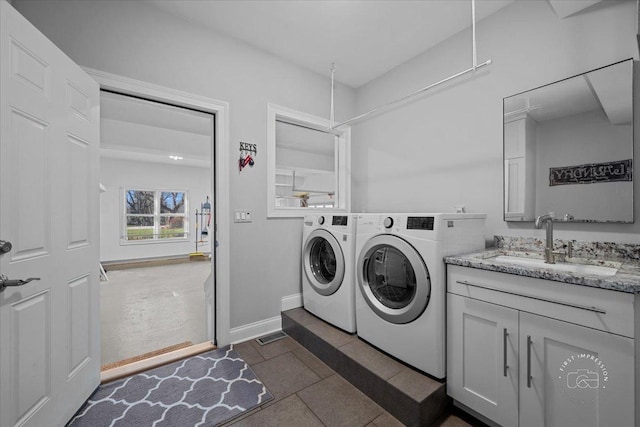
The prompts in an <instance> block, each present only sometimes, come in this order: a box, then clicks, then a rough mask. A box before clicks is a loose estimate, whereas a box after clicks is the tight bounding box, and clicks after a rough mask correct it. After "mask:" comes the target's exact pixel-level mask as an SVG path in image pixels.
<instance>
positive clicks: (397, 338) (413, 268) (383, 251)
mask: <svg viewBox="0 0 640 427" xmlns="http://www.w3.org/2000/svg"><path fill="white" fill-rule="evenodd" d="M485 219H486V215H484V214H444V213H426V214H376V215H372V214H362V215H358V220H357V230H358V233H357V237H356V254H357V262H356V279H357V286H356V288H357V289H356V322H357V324H358V336H359V337H360V338H362V339H363V340H365V341H367V342H369V343H370V344H372V345H373V346H375V347H378V348H379V349H381V350H383V351H385V352H386V353H388V354H390V355H392V356H394V357H396V358H397V359H399V360H401V361H403V362H404V363H406V364H408V365H410V366H413V367H414V368H416V369H419V370H420V371H423V372H425V373H427V374H429V375H431V376H433V377H435V378H438V379H442V378H444V377H445V373H446V352H445V350H446V341H445V339H446V338H445V337H446V330H445V327H446V325H445V318H446V313H445V307H446V302H445V301H446V274H445V264H444V261H443V258H444V257H445V256H447V255H454V254H461V253H465V252H473V251H477V250H482V249H484V247H485V240H484V223H485Z"/></svg>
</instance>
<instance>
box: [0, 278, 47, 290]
mask: <svg viewBox="0 0 640 427" xmlns="http://www.w3.org/2000/svg"><path fill="white" fill-rule="evenodd" d="M34 280H40V278H39V277H29V278H28V279H13V280H12V279H9V278H8V277H7V276H5V275H4V274H0V292H2V291H4V288H7V287H9V286H22V285H26V284H27V283H29V282H32V281H34Z"/></svg>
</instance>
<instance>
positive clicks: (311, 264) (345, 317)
mask: <svg viewBox="0 0 640 427" xmlns="http://www.w3.org/2000/svg"><path fill="white" fill-rule="evenodd" d="M303 227H304V228H303V231H302V299H303V302H304V308H305V309H306V310H307V311H309V312H311V313H313V314H315V315H316V316H318V317H319V318H321V319H323V320H325V321H326V322H328V323H331V324H332V325H334V326H337V327H338V328H340V329H342V330H344V331H346V332H349V333H354V332H355V331H356V315H355V241H356V216H355V215H353V214H349V215H323V214H317V215H306V216H305V217H304V226H303Z"/></svg>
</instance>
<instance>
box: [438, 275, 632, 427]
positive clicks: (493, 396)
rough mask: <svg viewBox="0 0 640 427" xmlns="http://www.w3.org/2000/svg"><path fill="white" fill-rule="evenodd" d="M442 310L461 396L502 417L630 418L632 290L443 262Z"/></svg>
mask: <svg viewBox="0 0 640 427" xmlns="http://www.w3.org/2000/svg"><path fill="white" fill-rule="evenodd" d="M521 281H522V282H523V283H518V282H521ZM536 285H537V286H536ZM583 291H584V292H583ZM580 293H586V294H587V295H581V296H579V297H578V296H577V295H578V294H580ZM447 310H448V311H447V393H448V394H449V395H450V396H451V397H452V398H453V399H455V400H456V401H457V402H459V403H461V404H463V405H464V406H466V407H468V408H470V409H472V410H473V411H475V412H477V413H478V414H480V415H482V416H484V417H486V418H487V419H489V420H491V421H492V422H494V423H496V424H498V425H501V426H520V427H529V426H546V427H552V426H563V427H564V426H606V425H616V426H618V425H619V426H634V425H636V424H635V417H636V414H635V411H636V408H635V400H634V396H635V390H636V387H637V386H638V384H637V381H638V379H637V378H636V366H635V359H634V355H635V353H636V351H637V350H636V349H635V338H634V334H635V333H637V332H636V331H635V330H634V327H633V325H634V295H632V294H623V293H620V292H613V291H605V290H601V289H594V288H583V287H576V286H575V285H568V284H563V283H557V282H550V281H546V280H540V279H531V278H524V277H520V276H515V275H509V274H503V273H495V272H489V271H483V270H476V269H470V268H465V267H458V266H448V294H447ZM624 316H626V318H627V320H626V322H627V323H628V325H631V328H626V327H624V325H623V324H622V322H624V320H623V319H624ZM581 319H583V320H584V324H586V325H587V326H583V325H582V324H581ZM625 335H626V336H625ZM629 335H630V336H629Z"/></svg>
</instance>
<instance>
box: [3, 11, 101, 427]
mask: <svg viewBox="0 0 640 427" xmlns="http://www.w3.org/2000/svg"><path fill="white" fill-rule="evenodd" d="M0 8H1V20H2V21H1V25H0V52H1V53H0V55H1V58H0V59H1V60H0V98H1V101H0V120H1V121H2V126H1V127H0V240H5V241H9V242H11V243H12V245H13V249H12V250H11V252H9V253H7V254H4V255H0V273H1V274H3V275H5V276H7V277H8V278H10V279H26V278H29V277H38V278H40V280H38V281H32V282H30V283H28V284H25V285H23V286H19V287H8V288H6V289H4V290H2V291H0V375H1V378H2V381H1V382H0V427H5V426H13V425H33V426H41V425H63V424H64V423H65V422H66V421H67V420H68V419H69V418H70V417H71V416H72V415H73V414H74V412H75V411H76V410H77V409H78V408H79V406H80V405H82V403H83V402H84V400H85V399H86V398H87V397H88V396H89V394H90V393H91V392H93V390H94V389H95V388H96V387H97V385H98V383H99V378H100V372H99V369H100V368H99V364H100V361H99V354H100V352H99V344H100V336H99V315H100V310H99V288H98V286H99V274H98V248H99V246H98V224H99V219H98V167H99V163H98V159H99V157H98V153H99V98H98V96H99V95H98V85H97V83H95V82H94V81H93V80H92V79H91V78H90V77H89V76H88V75H87V74H86V73H85V72H84V71H83V70H82V69H81V68H79V67H78V66H77V65H76V64H74V63H73V62H72V61H71V60H70V59H69V58H68V57H67V56H65V55H64V54H63V53H62V52H61V51H60V50H59V49H57V48H56V47H55V46H54V45H53V44H52V43H51V42H50V41H49V40H47V39H46V37H44V36H43V35H42V34H40V33H39V32H38V31H37V30H36V29H35V28H34V27H33V26H32V25H31V24H29V23H28V22H27V21H26V20H25V19H24V18H23V17H22V16H21V15H20V14H18V13H17V12H16V11H15V10H14V9H13V8H12V7H11V6H10V5H9V4H8V3H6V2H4V1H0Z"/></svg>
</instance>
